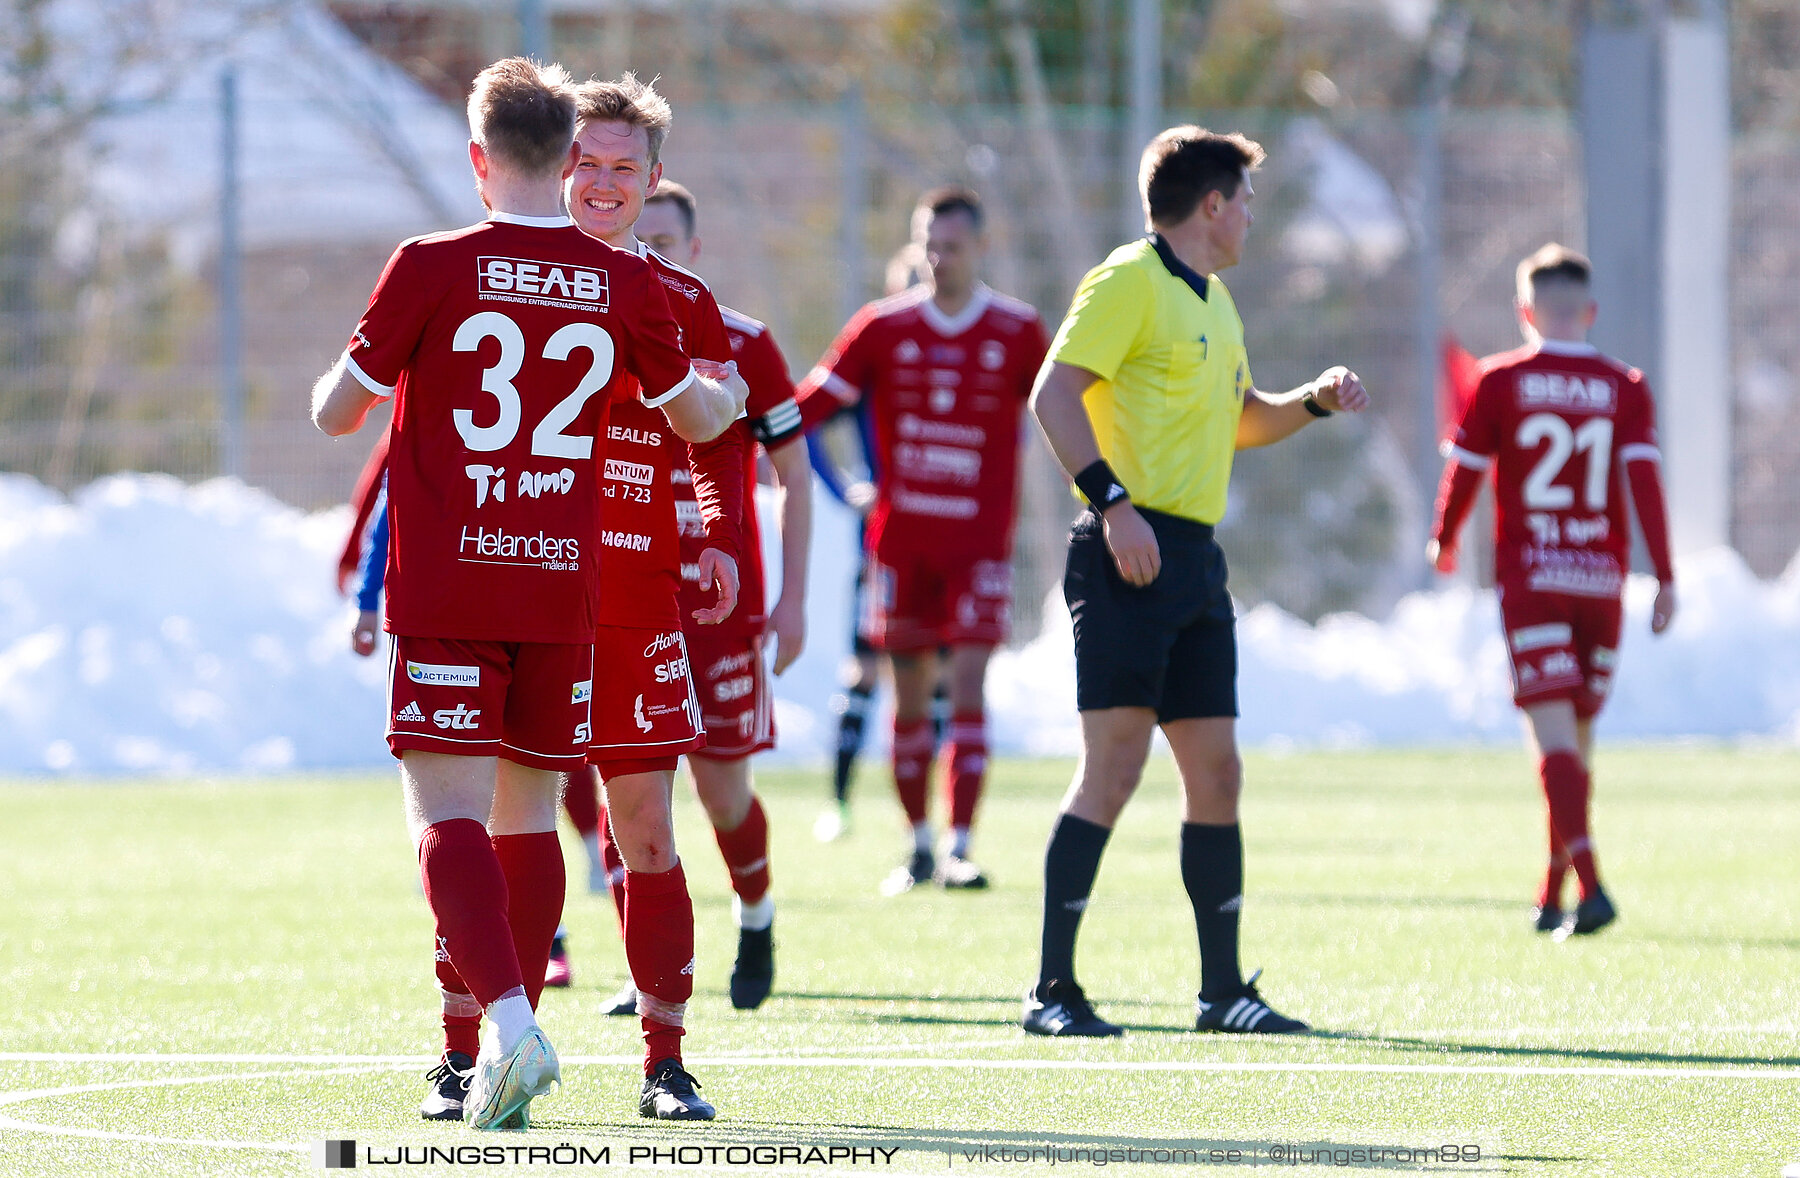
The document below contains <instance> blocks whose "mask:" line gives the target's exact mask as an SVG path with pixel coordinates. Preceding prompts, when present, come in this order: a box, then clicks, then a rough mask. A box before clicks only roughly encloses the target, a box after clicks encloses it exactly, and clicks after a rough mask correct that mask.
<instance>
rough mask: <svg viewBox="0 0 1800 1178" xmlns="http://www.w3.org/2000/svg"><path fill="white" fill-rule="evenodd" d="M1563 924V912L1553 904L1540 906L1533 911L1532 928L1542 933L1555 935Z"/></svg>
mask: <svg viewBox="0 0 1800 1178" xmlns="http://www.w3.org/2000/svg"><path fill="white" fill-rule="evenodd" d="M1562 924H1563V910H1562V909H1561V908H1557V907H1555V906H1554V905H1551V904H1540V905H1538V906H1537V907H1536V908H1533V909H1532V910H1531V927H1532V928H1534V929H1536V930H1537V931H1538V932H1540V933H1553V932H1555V931H1556V930H1557V929H1559V928H1561V927H1562Z"/></svg>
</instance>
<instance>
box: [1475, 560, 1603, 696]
mask: <svg viewBox="0 0 1800 1178" xmlns="http://www.w3.org/2000/svg"><path fill="white" fill-rule="evenodd" d="M1624 620H1625V606H1624V602H1623V601H1621V600H1620V599H1619V598H1617V597H1575V596H1572V595H1570V594H1566V593H1532V592H1530V591H1529V590H1525V589H1520V588H1518V587H1516V586H1509V585H1502V586H1500V621H1501V625H1502V626H1503V628H1504V631H1505V635H1506V653H1507V655H1508V657H1510V658H1511V659H1512V673H1513V701H1514V702H1515V703H1517V704H1518V705H1519V706H1520V707H1526V706H1528V705H1531V704H1536V703H1543V702H1544V701H1545V700H1552V699H1566V700H1569V701H1570V702H1572V703H1573V704H1574V705H1575V714H1576V715H1577V716H1579V717H1581V718H1582V719H1584V720H1585V719H1590V718H1592V717H1593V716H1596V715H1598V714H1599V712H1600V709H1601V707H1603V706H1604V705H1605V703H1606V697H1607V696H1608V695H1609V694H1611V693H1612V678H1613V669H1614V668H1615V667H1616V666H1617V665H1618V659H1619V633H1620V630H1621V629H1622V627H1623V625H1624Z"/></svg>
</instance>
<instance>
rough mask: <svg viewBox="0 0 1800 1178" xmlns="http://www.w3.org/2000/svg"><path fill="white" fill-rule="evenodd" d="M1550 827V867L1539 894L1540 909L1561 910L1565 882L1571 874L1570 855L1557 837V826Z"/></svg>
mask: <svg viewBox="0 0 1800 1178" xmlns="http://www.w3.org/2000/svg"><path fill="white" fill-rule="evenodd" d="M1549 827H1550V858H1549V866H1548V867H1546V868H1545V869H1544V886H1543V888H1542V889H1541V890H1540V891H1539V892H1538V907H1539V908H1561V907H1562V893H1563V881H1564V880H1565V879H1566V878H1567V877H1568V874H1569V855H1568V852H1567V851H1564V850H1563V844H1562V840H1561V839H1559V838H1557V837H1556V824H1555V823H1549Z"/></svg>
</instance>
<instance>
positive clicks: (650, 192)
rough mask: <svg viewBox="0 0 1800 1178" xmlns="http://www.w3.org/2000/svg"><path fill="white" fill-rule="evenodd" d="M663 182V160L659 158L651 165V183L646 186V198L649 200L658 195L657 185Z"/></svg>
mask: <svg viewBox="0 0 1800 1178" xmlns="http://www.w3.org/2000/svg"><path fill="white" fill-rule="evenodd" d="M661 183H662V161H661V160H657V161H656V162H655V163H653V164H651V165H650V183H649V184H647V185H646V186H645V187H644V198H645V199H646V200H648V199H649V198H650V197H653V196H655V195H656V186H657V185H658V184H661Z"/></svg>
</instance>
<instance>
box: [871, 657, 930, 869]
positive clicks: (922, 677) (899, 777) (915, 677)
mask: <svg viewBox="0 0 1800 1178" xmlns="http://www.w3.org/2000/svg"><path fill="white" fill-rule="evenodd" d="M888 664H889V667H890V670H891V674H892V677H893V683H894V742H893V763H894V791H895V792H896V793H897V794H899V796H900V807H901V809H903V810H904V811H906V820H907V823H908V824H909V825H910V827H911V829H912V841H913V849H912V854H911V856H910V857H909V858H908V860H907V862H905V863H904V864H902V865H901V866H899V867H897V868H895V869H894V871H893V872H892V873H891V874H890V875H889V876H888V877H887V879H885V880H884V881H882V885H881V891H882V894H884V895H889V896H897V895H899V894H900V893H902V892H905V891H908V890H910V889H911V888H912V887H914V886H915V885H917V884H921V883H924V882H925V881H926V880H928V879H930V878H931V877H932V875H933V874H934V873H935V871H936V869H937V860H936V857H935V856H934V855H933V854H932V848H931V844H932V837H931V821H930V818H929V817H928V808H927V801H926V783H927V781H928V779H929V777H930V775H931V756H932V752H933V746H934V744H935V742H934V741H933V739H932V735H931V692H932V688H933V687H934V685H935V684H936V683H937V677H938V657H937V653H936V651H934V650H923V651H895V652H892V653H891V654H890V655H889V657H888Z"/></svg>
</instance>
